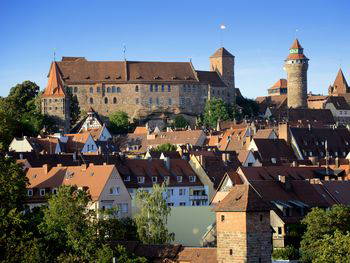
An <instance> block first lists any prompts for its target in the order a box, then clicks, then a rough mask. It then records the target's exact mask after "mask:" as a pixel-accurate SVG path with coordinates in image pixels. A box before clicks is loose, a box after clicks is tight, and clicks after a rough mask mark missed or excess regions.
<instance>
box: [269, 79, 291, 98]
mask: <svg viewBox="0 0 350 263" xmlns="http://www.w3.org/2000/svg"><path fill="white" fill-rule="evenodd" d="M267 92H268V94H269V96H278V95H285V94H287V80H286V79H279V80H278V81H277V82H276V83H275V84H274V85H273V86H272V87H271V88H269V89H268V90H267Z"/></svg>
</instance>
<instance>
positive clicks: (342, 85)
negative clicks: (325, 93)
mask: <svg viewBox="0 0 350 263" xmlns="http://www.w3.org/2000/svg"><path fill="white" fill-rule="evenodd" d="M333 87H335V88H337V90H339V91H340V89H341V90H342V92H344V93H345V92H346V90H347V89H348V88H349V86H348V83H347V82H346V79H345V77H344V74H343V71H342V70H341V69H339V71H338V74H337V77H336V78H335V80H334V83H333Z"/></svg>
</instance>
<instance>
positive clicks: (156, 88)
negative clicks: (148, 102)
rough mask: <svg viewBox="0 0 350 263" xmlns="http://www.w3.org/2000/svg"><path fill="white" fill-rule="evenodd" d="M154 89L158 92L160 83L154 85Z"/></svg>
mask: <svg viewBox="0 0 350 263" xmlns="http://www.w3.org/2000/svg"><path fill="white" fill-rule="evenodd" d="M154 91H155V92H158V84H156V85H154Z"/></svg>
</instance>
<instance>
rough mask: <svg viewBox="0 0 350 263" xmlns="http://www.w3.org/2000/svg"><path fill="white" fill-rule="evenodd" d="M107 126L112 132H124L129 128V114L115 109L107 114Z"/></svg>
mask: <svg viewBox="0 0 350 263" xmlns="http://www.w3.org/2000/svg"><path fill="white" fill-rule="evenodd" d="M109 124H110V125H109V128H110V130H111V131H112V132H113V133H115V134H116V133H125V132H127V131H128V129H129V116H128V114H127V113H126V112H124V111H116V112H113V113H112V114H111V115H109Z"/></svg>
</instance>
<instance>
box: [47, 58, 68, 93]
mask: <svg viewBox="0 0 350 263" xmlns="http://www.w3.org/2000/svg"><path fill="white" fill-rule="evenodd" d="M61 78H62V76H61V73H60V71H59V68H58V66H57V62H53V63H52V64H51V68H50V73H49V80H48V83H47V86H46V88H45V90H44V92H43V94H42V96H43V97H65V96H66V94H65V92H64V86H63V83H62V79H61Z"/></svg>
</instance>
